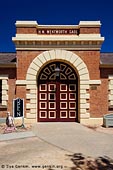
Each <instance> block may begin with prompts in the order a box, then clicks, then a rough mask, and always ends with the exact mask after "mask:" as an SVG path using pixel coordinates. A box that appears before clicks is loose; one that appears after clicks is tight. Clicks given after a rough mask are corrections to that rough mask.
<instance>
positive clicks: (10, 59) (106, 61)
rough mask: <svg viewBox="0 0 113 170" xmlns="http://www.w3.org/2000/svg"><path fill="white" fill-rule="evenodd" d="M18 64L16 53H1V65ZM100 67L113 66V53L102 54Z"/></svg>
mask: <svg viewBox="0 0 113 170" xmlns="http://www.w3.org/2000/svg"><path fill="white" fill-rule="evenodd" d="M15 62H16V53H0V64H11V63H15ZM100 65H113V53H100Z"/></svg>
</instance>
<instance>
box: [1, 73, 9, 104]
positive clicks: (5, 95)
mask: <svg viewBox="0 0 113 170" xmlns="http://www.w3.org/2000/svg"><path fill="white" fill-rule="evenodd" d="M0 80H2V105H5V106H7V102H8V89H9V86H8V75H0Z"/></svg>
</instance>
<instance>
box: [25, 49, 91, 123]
mask: <svg viewBox="0 0 113 170" xmlns="http://www.w3.org/2000/svg"><path fill="white" fill-rule="evenodd" d="M55 60H58V61H60V60H62V61H63V62H67V63H68V64H70V65H71V66H72V67H73V68H74V70H76V71H77V73H78V78H79V82H78V90H79V92H80V93H79V96H78V100H79V101H78V103H79V104H78V105H79V109H78V110H79V111H78V112H79V113H78V121H79V122H82V120H84V119H85V120H86V119H89V118H90V113H89V108H90V103H88V102H87V100H89V99H90V94H89V92H88V90H89V84H90V81H89V80H90V78H89V71H88V69H87V66H86V64H85V63H84V61H83V60H82V59H81V58H80V57H79V56H78V55H76V54H75V53H73V52H70V51H66V50H61V49H54V50H50V51H45V52H42V53H41V54H40V55H38V56H37V57H36V58H35V59H34V60H33V61H32V62H31V64H30V66H29V68H28V70H27V74H26V99H27V103H26V118H27V119H31V120H33V121H34V122H37V76H38V74H39V72H40V70H41V69H42V67H44V65H46V64H47V63H49V62H51V61H55Z"/></svg>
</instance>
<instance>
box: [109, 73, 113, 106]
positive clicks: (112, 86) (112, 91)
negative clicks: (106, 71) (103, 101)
mask: <svg viewBox="0 0 113 170" xmlns="http://www.w3.org/2000/svg"><path fill="white" fill-rule="evenodd" d="M108 80H109V95H108V103H109V107H111V106H113V75H109V76H108Z"/></svg>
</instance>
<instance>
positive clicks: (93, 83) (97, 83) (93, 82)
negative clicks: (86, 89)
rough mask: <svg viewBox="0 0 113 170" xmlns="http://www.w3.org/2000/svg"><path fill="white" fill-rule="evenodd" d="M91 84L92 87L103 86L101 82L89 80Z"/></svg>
mask: <svg viewBox="0 0 113 170" xmlns="http://www.w3.org/2000/svg"><path fill="white" fill-rule="evenodd" d="M89 84H90V85H100V84H101V80H89Z"/></svg>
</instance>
